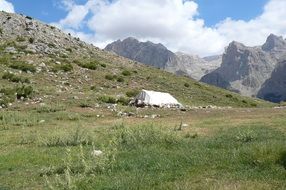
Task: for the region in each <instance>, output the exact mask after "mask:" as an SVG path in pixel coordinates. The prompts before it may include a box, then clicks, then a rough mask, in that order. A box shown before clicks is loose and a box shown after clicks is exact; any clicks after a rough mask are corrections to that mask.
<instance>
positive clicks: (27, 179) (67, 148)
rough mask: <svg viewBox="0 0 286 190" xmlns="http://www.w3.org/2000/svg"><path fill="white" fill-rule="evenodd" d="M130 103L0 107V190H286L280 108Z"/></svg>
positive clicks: (285, 119)
mask: <svg viewBox="0 0 286 190" xmlns="http://www.w3.org/2000/svg"><path fill="white" fill-rule="evenodd" d="M129 109H134V108H129ZM133 111H136V112H137V113H136V115H137V117H135V116H134V117H117V116H116V115H114V113H113V112H110V111H109V110H108V109H100V110H96V109H91V108H69V109H66V108H64V107H62V106H59V105H56V106H49V107H48V106H46V107H42V108H26V110H20V111H19V110H10V111H3V112H1V113H0V136H1V138H0V189H1V190H12V189H27V190H33V189H35V190H36V189H146V190H147V189H148V190H149V189H255V190H256V189H281V190H282V189H286V126H285V123H286V112H285V110H284V109H272V108H260V109H254V108H251V109H247V108H237V109H222V110H215V109H202V110H189V111H187V112H181V111H178V110H164V109H139V110H135V109H134V110H133ZM152 115H159V116H158V117H156V118H152V117H151V116H152ZM147 116H148V117H147ZM144 117H145V118H144ZM94 150H101V151H102V152H103V153H102V154H101V155H98V156H96V155H93V154H92V153H93V151H94Z"/></svg>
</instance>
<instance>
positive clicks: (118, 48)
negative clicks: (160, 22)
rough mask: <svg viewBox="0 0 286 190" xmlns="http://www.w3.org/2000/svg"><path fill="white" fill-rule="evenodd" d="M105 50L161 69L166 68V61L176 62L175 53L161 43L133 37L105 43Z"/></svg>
mask: <svg viewBox="0 0 286 190" xmlns="http://www.w3.org/2000/svg"><path fill="white" fill-rule="evenodd" d="M105 50H107V51H112V52H114V53H116V54H118V55H121V56H123V57H126V58H129V59H132V60H135V61H138V62H141V63H144V64H146V65H150V66H153V67H157V68H161V69H166V68H167V67H168V62H172V63H175V62H176V55H175V54H174V53H172V52H171V51H169V50H168V49H167V48H166V47H164V46H163V45H162V44H154V43H152V42H139V41H138V40H137V39H135V38H127V39H125V40H123V41H121V40H118V41H116V42H113V43H111V44H109V45H107V46H106V48H105Z"/></svg>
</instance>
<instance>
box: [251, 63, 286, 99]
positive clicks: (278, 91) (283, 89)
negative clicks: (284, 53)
mask: <svg viewBox="0 0 286 190" xmlns="http://www.w3.org/2000/svg"><path fill="white" fill-rule="evenodd" d="M285 73H286V59H285V60H284V61H282V62H280V63H279V64H278V65H277V67H276V68H275V70H274V71H273V72H272V75H271V77H270V78H269V79H268V80H266V82H265V83H264V84H263V85H262V88H261V89H260V91H259V92H258V95H257V97H259V98H262V99H265V100H268V101H271V102H277V103H278V102H281V101H286V75H285Z"/></svg>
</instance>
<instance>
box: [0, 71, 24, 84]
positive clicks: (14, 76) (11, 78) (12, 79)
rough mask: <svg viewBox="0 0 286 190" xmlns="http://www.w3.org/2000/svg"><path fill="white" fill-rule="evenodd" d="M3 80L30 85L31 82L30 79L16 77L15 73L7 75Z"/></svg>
mask: <svg viewBox="0 0 286 190" xmlns="http://www.w3.org/2000/svg"><path fill="white" fill-rule="evenodd" d="M2 79H5V80H9V81H11V82H16V83H19V82H21V83H30V80H29V79H28V78H21V77H19V76H16V75H15V74H13V73H5V74H4V75H3V76H2Z"/></svg>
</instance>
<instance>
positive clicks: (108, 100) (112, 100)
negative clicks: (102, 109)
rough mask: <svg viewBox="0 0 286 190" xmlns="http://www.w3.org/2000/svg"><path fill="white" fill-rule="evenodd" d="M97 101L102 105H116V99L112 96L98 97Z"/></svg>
mask: <svg viewBox="0 0 286 190" xmlns="http://www.w3.org/2000/svg"><path fill="white" fill-rule="evenodd" d="M98 100H99V101H101V102H103V103H108V104H116V102H117V101H116V99H115V98H114V97H112V96H100V97H99V98H98Z"/></svg>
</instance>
